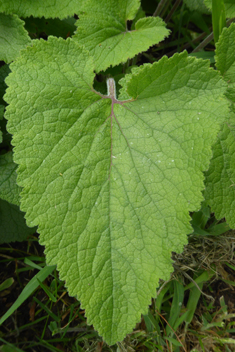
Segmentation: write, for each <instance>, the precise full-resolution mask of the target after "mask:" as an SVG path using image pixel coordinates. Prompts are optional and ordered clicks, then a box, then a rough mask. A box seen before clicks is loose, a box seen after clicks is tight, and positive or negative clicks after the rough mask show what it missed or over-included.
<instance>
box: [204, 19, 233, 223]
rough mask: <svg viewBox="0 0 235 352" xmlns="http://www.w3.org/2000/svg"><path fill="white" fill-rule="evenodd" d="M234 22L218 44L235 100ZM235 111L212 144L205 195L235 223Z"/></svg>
mask: <svg viewBox="0 0 235 352" xmlns="http://www.w3.org/2000/svg"><path fill="white" fill-rule="evenodd" d="M234 52H235V24H232V25H231V26H230V27H229V28H225V29H224V30H223V32H222V34H221V36H220V39H219V42H218V43H217V46H216V66H217V68H218V70H219V71H220V72H221V75H222V76H223V77H224V79H225V81H226V82H228V89H227V92H226V95H227V97H228V98H230V99H231V100H232V101H233V102H235V57H234ZM234 156H235V113H234V112H231V113H230V115H229V117H227V121H226V123H225V124H224V125H223V126H222V127H221V132H220V134H219V136H218V140H217V142H216V143H215V145H214V146H213V158H212V160H211V164H210V168H209V170H208V172H207V173H206V181H205V184H206V191H205V198H206V200H207V202H208V204H209V205H210V206H211V209H212V211H213V212H214V213H215V216H216V218H217V219H221V218H224V217H225V218H226V220H227V222H228V224H229V225H230V227H232V228H233V227H234V226H235V215H234V208H235V201H234V199H235V157H234Z"/></svg>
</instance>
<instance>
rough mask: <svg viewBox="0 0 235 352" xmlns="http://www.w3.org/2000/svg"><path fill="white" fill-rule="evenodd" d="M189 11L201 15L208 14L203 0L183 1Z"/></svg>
mask: <svg viewBox="0 0 235 352" xmlns="http://www.w3.org/2000/svg"><path fill="white" fill-rule="evenodd" d="M184 3H185V4H186V5H187V7H188V8H189V10H190V11H198V12H201V13H205V14H209V13H210V10H208V8H207V7H206V5H205V4H204V0H184Z"/></svg>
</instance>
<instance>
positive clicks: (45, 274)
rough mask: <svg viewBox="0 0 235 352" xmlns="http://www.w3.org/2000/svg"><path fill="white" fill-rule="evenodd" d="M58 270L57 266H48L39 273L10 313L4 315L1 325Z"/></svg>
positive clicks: (10, 309) (0, 321)
mask: <svg viewBox="0 0 235 352" xmlns="http://www.w3.org/2000/svg"><path fill="white" fill-rule="evenodd" d="M55 268H56V266H55V265H53V266H46V267H45V268H43V269H42V270H41V271H39V272H38V273H37V274H36V275H35V276H34V277H33V278H32V279H31V280H30V281H29V283H28V284H27V285H26V286H25V288H24V289H23V291H22V292H21V294H20V295H19V297H18V298H17V300H16V301H15V302H14V303H13V305H12V306H11V307H10V308H9V309H8V311H7V312H6V313H5V314H4V315H3V317H2V318H1V319H0V325H1V324H2V323H3V322H4V321H5V320H6V319H7V318H9V316H10V315H11V314H12V313H13V312H14V311H15V310H16V309H17V308H18V307H19V306H20V305H21V304H22V303H23V302H24V301H25V300H26V299H27V298H28V297H29V296H30V295H31V294H32V293H33V291H34V290H36V288H37V287H38V286H39V282H38V280H37V279H39V280H40V281H44V280H45V279H46V278H47V277H48V276H49V275H50V274H51V273H52V271H53V270H54V269H55Z"/></svg>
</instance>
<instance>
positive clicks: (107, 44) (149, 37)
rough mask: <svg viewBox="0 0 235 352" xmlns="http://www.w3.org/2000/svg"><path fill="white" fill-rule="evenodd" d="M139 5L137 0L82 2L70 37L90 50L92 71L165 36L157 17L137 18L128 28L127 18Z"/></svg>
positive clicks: (140, 50)
mask: <svg viewBox="0 0 235 352" xmlns="http://www.w3.org/2000/svg"><path fill="white" fill-rule="evenodd" d="M139 6H140V2H139V1H138V0H118V1H117V0H102V1H94V0H88V1H87V2H86V3H85V5H84V7H83V14H81V15H80V16H79V20H78V21H77V26H78V28H77V31H76V33H75V35H74V37H73V38H74V39H76V40H77V41H78V43H79V44H83V45H84V46H85V48H86V49H88V50H89V51H90V53H91V55H92V56H93V57H94V61H95V69H96V72H99V71H102V70H105V69H106V68H108V67H109V66H110V65H112V66H115V65H118V64H120V63H121V62H125V61H127V60H128V59H130V58H133V57H134V56H135V55H137V54H138V53H140V52H142V51H146V50H147V49H148V48H149V47H150V46H151V45H153V44H157V43H159V42H160V41H161V40H163V39H164V38H165V37H166V36H168V35H169V30H167V29H166V28H165V23H164V22H163V21H162V20H161V19H160V18H159V17H158V18H154V17H146V18H141V19H139V20H138V21H137V22H136V24H135V29H134V30H128V28H127V21H130V20H133V19H134V18H135V15H136V13H137V11H138V8H139ZM91 9H92V11H91Z"/></svg>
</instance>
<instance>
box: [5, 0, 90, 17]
mask: <svg viewBox="0 0 235 352" xmlns="http://www.w3.org/2000/svg"><path fill="white" fill-rule="evenodd" d="M83 1H84V0H40V1H32V0H24V1H21V0H11V1H9V0H1V2H0V11H1V12H5V13H6V14H12V13H15V14H17V15H18V16H19V17H30V16H34V17H43V16H44V17H45V18H55V17H57V18H60V19H63V18H66V17H68V16H73V15H74V14H75V13H78V12H79V9H80V7H81V4H82V3H83Z"/></svg>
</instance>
